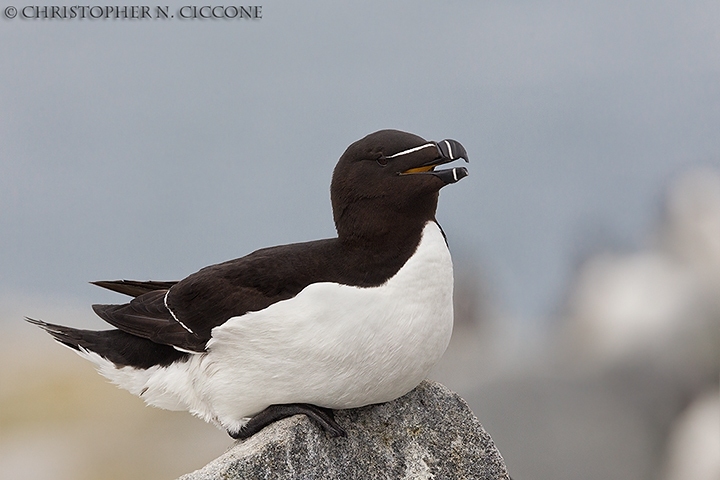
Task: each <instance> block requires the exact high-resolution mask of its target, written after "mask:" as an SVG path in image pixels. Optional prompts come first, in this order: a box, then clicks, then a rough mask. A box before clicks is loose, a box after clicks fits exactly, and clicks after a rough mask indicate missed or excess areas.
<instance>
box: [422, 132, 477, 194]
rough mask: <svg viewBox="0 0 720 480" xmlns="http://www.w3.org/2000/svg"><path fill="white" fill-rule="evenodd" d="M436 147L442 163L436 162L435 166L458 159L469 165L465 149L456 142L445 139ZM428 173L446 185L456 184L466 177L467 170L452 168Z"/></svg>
mask: <svg viewBox="0 0 720 480" xmlns="http://www.w3.org/2000/svg"><path fill="white" fill-rule="evenodd" d="M436 145H437V147H438V151H439V152H440V157H441V158H442V161H441V162H438V163H437V165H442V164H445V163H450V162H452V161H454V160H458V159H460V158H462V159H463V160H465V162H466V163H470V160H469V159H468V154H467V151H466V150H465V147H463V146H462V145H461V144H460V142H458V141H457V140H450V139H445V140H442V141H440V142H437V143H436ZM428 173H431V174H433V175H435V176H436V177H438V178H439V179H440V180H442V181H443V182H445V184H446V185H447V184H450V183H456V182H458V181H460V180H461V179H463V178H465V177H467V176H468V169H467V168H465V167H453V168H448V169H446V170H432V171H430V172H428Z"/></svg>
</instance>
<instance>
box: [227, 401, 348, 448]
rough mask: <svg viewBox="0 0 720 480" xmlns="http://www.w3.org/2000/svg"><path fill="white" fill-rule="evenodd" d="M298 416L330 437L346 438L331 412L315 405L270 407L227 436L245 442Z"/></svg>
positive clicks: (300, 404) (301, 404) (293, 404)
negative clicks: (276, 424) (316, 425)
mask: <svg viewBox="0 0 720 480" xmlns="http://www.w3.org/2000/svg"><path fill="white" fill-rule="evenodd" d="M298 414H303V415H307V416H308V417H309V418H310V419H311V420H314V421H315V423H317V424H318V425H319V426H320V428H322V429H323V430H325V431H326V432H328V433H329V434H330V436H331V437H345V436H347V433H345V430H343V428H342V427H341V426H340V425H338V424H337V422H336V421H335V415H334V414H333V411H332V410H330V409H329V408H323V407H318V406H316V405H310V404H309V403H288V404H283V405H270V406H269V407H267V408H266V409H265V410H263V411H262V412H260V413H258V414H257V415H255V416H254V417H252V418H251V419H250V421H249V422H248V423H246V424H245V426H244V427H243V428H242V429H240V431H239V432H236V433H233V432H230V431H228V435H230V436H231V437H232V438H234V439H235V440H245V439H247V438H250V437H252V436H253V435H255V434H256V433H258V432H259V431H260V430H262V429H263V428H265V427H267V426H268V425H270V424H271V423H274V422H277V421H278V420H282V419H283V418H287V417H292V416H293V415H298Z"/></svg>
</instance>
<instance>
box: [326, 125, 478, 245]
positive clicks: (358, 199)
mask: <svg viewBox="0 0 720 480" xmlns="http://www.w3.org/2000/svg"><path fill="white" fill-rule="evenodd" d="M461 158H462V159H464V160H465V161H466V162H467V161H468V155H467V152H466V151H465V148H463V146H462V145H461V144H460V143H459V142H457V141H455V140H442V141H440V142H433V141H427V140H425V139H423V138H421V137H418V136H417V135H413V134H411V133H406V132H401V131H398V130H380V131H378V132H375V133H371V134H370V135H368V136H366V137H364V138H362V139H360V140H358V141H357V142H355V143H353V144H352V145H350V146H349V147H348V148H347V150H345V153H343V155H342V156H341V157H340V160H339V161H338V163H337V165H336V166H335V171H334V172H333V179H332V184H331V186H330V197H331V200H332V206H333V217H334V219H335V225H336V227H337V230H338V235H339V236H340V237H341V238H343V237H348V236H353V235H370V236H376V235H384V234H385V233H386V232H387V231H388V230H391V229H394V228H396V227H397V225H398V223H414V224H417V225H419V226H422V225H424V223H425V222H427V221H428V220H432V219H434V218H435V211H436V209H437V201H438V192H439V191H440V189H441V188H442V187H444V186H445V185H449V184H451V183H455V182H457V181H459V180H460V179H462V178H464V177H466V176H467V175H468V171H467V169H466V168H465V167H452V168H447V169H442V170H438V169H436V167H438V166H440V165H444V164H446V163H450V162H452V161H454V160H458V159H461Z"/></svg>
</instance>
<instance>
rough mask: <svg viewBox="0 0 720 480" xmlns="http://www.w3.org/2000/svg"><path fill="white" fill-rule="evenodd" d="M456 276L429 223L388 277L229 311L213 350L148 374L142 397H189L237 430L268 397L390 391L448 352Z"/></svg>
mask: <svg viewBox="0 0 720 480" xmlns="http://www.w3.org/2000/svg"><path fill="white" fill-rule="evenodd" d="M452 285H453V277H452V261H451V259H450V253H449V252H448V249H447V245H446V244H445V239H444V237H443V235H442V232H441V231H440V228H439V227H438V225H437V224H436V223H435V222H428V224H427V225H426V226H425V228H424V230H423V235H422V239H421V241H420V244H419V245H418V248H417V250H416V252H415V253H414V254H413V256H412V257H410V259H409V260H408V261H407V262H406V263H405V265H404V266H403V267H402V268H401V269H400V270H399V271H398V273H397V274H396V275H395V276H393V277H392V278H390V279H389V280H388V281H387V282H386V283H385V284H383V285H381V286H379V287H372V288H360V287H351V286H347V285H338V284H335V283H316V284H312V285H309V286H308V287H306V288H305V289H304V290H302V291H301V292H300V293H299V294H298V295H296V296H295V297H293V298H292V299H289V300H285V301H281V302H278V303H275V304H273V305H271V306H270V307H268V308H266V309H264V310H262V311H259V312H250V313H247V314H245V315H242V316H240V317H235V318H231V319H230V320H228V321H227V322H225V323H224V324H223V325H221V326H219V327H216V328H214V329H213V331H212V339H211V340H210V342H209V343H208V352H207V353H206V354H200V355H193V356H192V357H191V358H190V359H189V360H188V361H187V362H183V363H181V364H176V365H173V366H171V367H170V368H169V369H168V368H165V369H162V370H163V371H164V372H165V373H163V371H157V372H155V374H151V375H148V376H147V377H146V379H147V380H148V381H149V382H148V383H145V382H143V383H145V385H146V386H148V384H152V385H150V389H149V390H148V389H146V390H145V392H144V395H143V396H144V398H145V399H146V401H147V402H148V403H151V404H154V405H157V406H162V407H164V408H168V406H170V405H169V403H170V404H178V405H183V404H184V405H185V406H186V408H187V409H188V410H190V411H191V412H193V413H195V414H196V415H199V416H201V417H203V418H205V419H207V420H212V421H215V422H216V423H220V424H221V425H222V426H223V427H225V428H230V429H233V430H237V428H238V427H239V426H240V425H241V424H242V423H243V418H244V417H248V416H251V415H253V414H255V413H257V412H259V411H261V410H263V409H264V408H265V407H267V406H268V405H271V404H281V403H312V404H315V405H319V406H324V407H329V408H353V407H359V406H363V405H368V404H373V403H380V402H385V401H390V400H393V399H395V398H397V397H399V396H401V395H404V394H405V393H407V392H408V391H410V390H412V389H413V388H414V387H415V386H416V385H417V384H418V383H420V381H422V379H423V378H424V377H425V375H426V374H427V373H428V371H429V370H430V368H432V366H433V365H434V364H435V362H436V361H437V360H438V359H439V358H440V356H441V355H442V354H443V352H444V351H445V348H446V347H447V344H448V342H449V340H450V335H451V333H452V321H453V312H452ZM185 372H186V373H185ZM149 373H150V372H146V374H149ZM167 374H171V375H168V376H167V377H166V375H167ZM149 377H153V378H152V380H151V378H149ZM162 377H165V378H167V379H168V380H172V381H171V382H168V383H166V382H165V381H164V380H163V378H162ZM182 377H185V378H184V379H183V378H182ZM134 390H137V388H135V389H134ZM171 398H172V400H171Z"/></svg>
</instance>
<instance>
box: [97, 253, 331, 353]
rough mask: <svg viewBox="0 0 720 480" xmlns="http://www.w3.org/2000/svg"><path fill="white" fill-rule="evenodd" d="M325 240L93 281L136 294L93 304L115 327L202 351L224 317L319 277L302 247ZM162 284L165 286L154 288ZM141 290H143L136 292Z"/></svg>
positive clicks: (270, 301)
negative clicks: (185, 269)
mask: <svg viewBox="0 0 720 480" xmlns="http://www.w3.org/2000/svg"><path fill="white" fill-rule="evenodd" d="M327 245H328V241H322V240H321V241H317V242H308V243H305V244H293V245H283V246H279V247H272V248H266V249H263V250H258V251H256V252H254V253H252V254H250V255H247V256H245V257H242V258H238V259H236V260H231V261H229V262H225V263H220V264H217V265H212V266H210V267H206V268H203V269H202V270H200V271H198V272H197V273H194V274H192V275H190V276H189V277H187V278H185V279H184V280H181V281H179V282H177V283H174V282H167V283H170V286H169V288H168V287H167V286H165V283H164V282H132V281H119V282H98V283H101V286H103V287H106V288H110V289H111V290H115V291H119V292H121V293H126V294H128V295H134V294H136V293H138V295H137V296H136V297H135V298H134V299H133V300H132V301H130V303H126V304H123V305H93V309H94V310H95V312H96V313H97V314H98V315H99V316H100V317H101V318H102V319H103V320H105V321H106V322H108V323H109V324H111V325H113V326H115V327H116V328H118V329H120V330H122V331H124V332H126V333H129V334H132V335H135V336H138V337H142V338H146V339H148V340H151V341H153V342H155V343H160V344H164V345H171V346H173V347H175V348H177V349H180V350H183V351H190V352H203V351H205V346H206V344H207V342H208V340H210V336H211V332H212V329H213V328H214V327H216V326H218V325H222V324H223V323H224V322H225V321H227V320H228V319H229V318H232V317H237V316H241V315H244V314H245V313H247V312H250V311H258V310H262V309H264V308H266V307H268V306H270V305H272V304H273V303H275V302H278V301H280V300H285V299H288V298H292V297H294V296H295V295H297V294H298V293H299V292H300V291H301V290H302V289H303V288H305V287H306V286H307V285H309V284H311V283H314V282H317V281H322V280H323V278H321V277H322V275H321V274H320V273H319V272H320V269H318V268H317V267H318V265H317V264H314V263H313V262H311V261H310V260H309V259H310V258H311V256H310V255H308V251H310V250H313V249H316V248H319V249H323V248H325V247H326V246H327ZM161 286H165V288H161V289H154V288H155V287H161ZM143 290H149V291H146V292H145V293H142V291H143Z"/></svg>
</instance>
